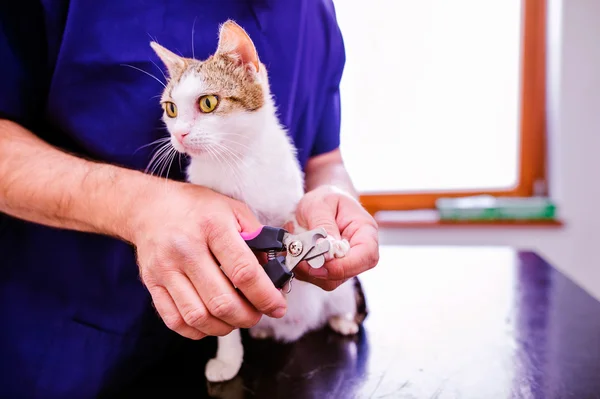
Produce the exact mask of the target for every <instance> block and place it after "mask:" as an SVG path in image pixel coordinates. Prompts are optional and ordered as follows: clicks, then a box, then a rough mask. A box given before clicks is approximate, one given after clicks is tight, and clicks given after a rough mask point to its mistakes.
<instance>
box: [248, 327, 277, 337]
mask: <svg viewBox="0 0 600 399" xmlns="http://www.w3.org/2000/svg"><path fill="white" fill-rule="evenodd" d="M248 333H249V334H250V336H251V337H252V338H254V339H267V338H271V337H272V336H273V331H272V330H271V329H270V328H268V327H252V328H250V330H248Z"/></svg>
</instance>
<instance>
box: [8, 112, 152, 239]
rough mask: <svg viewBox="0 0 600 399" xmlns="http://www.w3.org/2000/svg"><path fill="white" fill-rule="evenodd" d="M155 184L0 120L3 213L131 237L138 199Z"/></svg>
mask: <svg viewBox="0 0 600 399" xmlns="http://www.w3.org/2000/svg"><path fill="white" fill-rule="evenodd" d="M152 183H154V181H153V178H152V177H151V176H148V175H145V174H143V173H141V172H137V171H134V170H129V169H125V168H119V167H116V166H112V165H106V164H99V163H95V162H91V161H87V160H84V159H81V158H78V157H75V156H72V155H70V154H67V153H64V152H62V151H60V150H58V149H56V148H54V147H52V146H50V145H49V144H47V143H46V142H45V141H43V140H41V139H40V138H38V137H37V136H35V135H34V134H32V133H31V132H30V131H28V130H27V129H25V128H23V127H21V126H20V125H18V124H16V123H14V122H11V121H8V120H0V212H4V213H6V214H8V215H12V216H14V217H16V218H20V219H25V220H28V221H31V222H35V223H39V224H44V225H48V226H52V227H58V228H65V229H72V230H78V231H85V232H92V233H99V234H105V235H110V236H114V237H118V238H120V239H123V240H126V241H129V242H131V241H132V230H131V226H130V223H129V218H130V217H131V215H132V214H133V213H134V212H133V211H134V209H133V207H134V205H135V202H134V198H135V197H138V198H145V197H146V195H147V194H149V193H150V191H149V190H150V187H149V186H150V185H152Z"/></svg>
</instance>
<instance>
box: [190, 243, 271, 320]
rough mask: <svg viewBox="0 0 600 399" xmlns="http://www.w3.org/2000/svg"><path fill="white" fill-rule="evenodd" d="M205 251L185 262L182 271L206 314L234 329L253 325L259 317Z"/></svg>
mask: <svg viewBox="0 0 600 399" xmlns="http://www.w3.org/2000/svg"><path fill="white" fill-rule="evenodd" d="M206 251H207V253H206V254H205V256H203V257H200V258H199V259H194V260H191V259H190V261H186V262H185V263H184V264H183V265H182V268H183V269H184V270H185V272H186V274H187V276H188V278H189V279H190V281H191V282H192V284H193V285H194V287H195V289H196V291H197V292H198V293H199V294H200V298H201V299H202V302H204V305H205V306H206V309H207V310H208V312H209V313H210V314H212V315H213V316H215V317H216V318H217V319H220V320H223V321H224V322H225V323H227V324H229V325H231V326H234V327H237V328H250V327H252V326H254V325H256V323H258V321H259V320H260V317H261V314H260V313H259V312H257V311H256V309H254V308H253V307H252V306H251V305H250V304H249V303H248V301H246V299H245V298H243V297H242V296H241V295H240V294H239V293H238V292H237V291H236V290H235V288H234V287H233V285H232V284H231V282H230V281H229V280H228V279H227V277H226V276H225V274H223V272H222V271H221V269H219V266H218V265H217V263H216V262H215V261H214V259H213V258H212V256H211V255H210V254H209V253H208V250H206ZM199 264H201V265H202V267H199Z"/></svg>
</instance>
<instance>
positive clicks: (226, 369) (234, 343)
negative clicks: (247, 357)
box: [205, 329, 244, 382]
mask: <svg viewBox="0 0 600 399" xmlns="http://www.w3.org/2000/svg"><path fill="white" fill-rule="evenodd" d="M217 345H218V347H217V354H216V356H215V357H214V358H212V359H210V360H209V361H208V363H206V369H205V376H206V379H207V380H208V381H209V382H222V381H228V380H231V379H232V378H233V377H235V376H236V375H237V373H238V372H239V371H240V368H241V367H242V362H243V360H244V347H243V345H242V336H241V334H240V330H239V329H235V330H233V331H231V332H230V333H229V334H227V335H225V336H223V337H218V339H217Z"/></svg>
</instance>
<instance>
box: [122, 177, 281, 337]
mask: <svg viewBox="0 0 600 399" xmlns="http://www.w3.org/2000/svg"><path fill="white" fill-rule="evenodd" d="M173 188H175V189H173V190H170V191H169V193H168V194H167V195H164V194H161V195H156V196H155V197H154V198H152V199H150V200H149V201H148V202H147V203H146V204H145V205H143V207H142V208H141V210H140V212H138V213H137V215H136V219H135V221H134V222H133V223H132V226H133V227H134V231H135V233H134V236H133V239H132V242H133V243H134V245H135V246H136V249H137V254H138V263H139V267H140V274H141V277H142V280H143V282H144V284H145V285H146V287H147V288H148V290H149V291H150V294H151V295H152V298H153V300H154V304H155V307H156V310H157V311H158V313H159V314H160V316H161V317H162V319H163V320H164V322H165V324H166V325H167V326H168V327H169V328H171V329H172V330H174V331H176V332H178V333H179V334H181V335H183V336H185V337H188V338H191V339H200V338H202V337H204V336H206V335H217V336H223V335H226V334H228V333H229V332H231V330H232V329H234V328H249V327H252V326H253V325H255V324H256V323H258V321H259V319H260V317H261V314H267V315H271V316H273V317H282V316H283V315H284V314H285V306H286V303H285V299H284V297H283V296H282V294H281V293H280V292H279V290H277V289H276V288H275V286H274V285H273V283H272V282H271V280H270V279H269V278H268V277H267V275H266V273H265V272H264V271H263V269H262V267H261V266H260V264H259V263H258V260H257V258H256V256H255V255H254V254H253V252H252V250H251V249H250V248H249V247H248V246H247V245H246V243H245V242H244V240H243V239H242V238H241V236H240V232H241V231H254V230H256V229H257V228H258V227H259V226H260V224H259V222H258V221H257V220H256V219H255V218H254V216H253V215H252V213H251V212H250V210H248V209H247V208H246V207H245V206H244V205H243V204H242V203H240V202H237V201H234V200H231V199H229V198H228V197H225V196H223V195H220V194H217V193H215V192H213V191H211V190H208V189H205V188H201V187H198V186H190V185H179V184H175V185H174V186H173ZM161 191H162V190H161ZM213 255H214V257H213ZM219 264H220V265H221V266H222V268H223V271H221V270H220V269H219ZM223 272H225V274H223ZM232 283H233V285H232ZM234 285H235V287H237V288H238V289H239V290H240V291H241V293H243V295H244V296H245V298H247V300H246V299H245V298H244V297H243V296H242V295H240V293H238V292H237V291H236V290H235V288H234Z"/></svg>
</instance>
